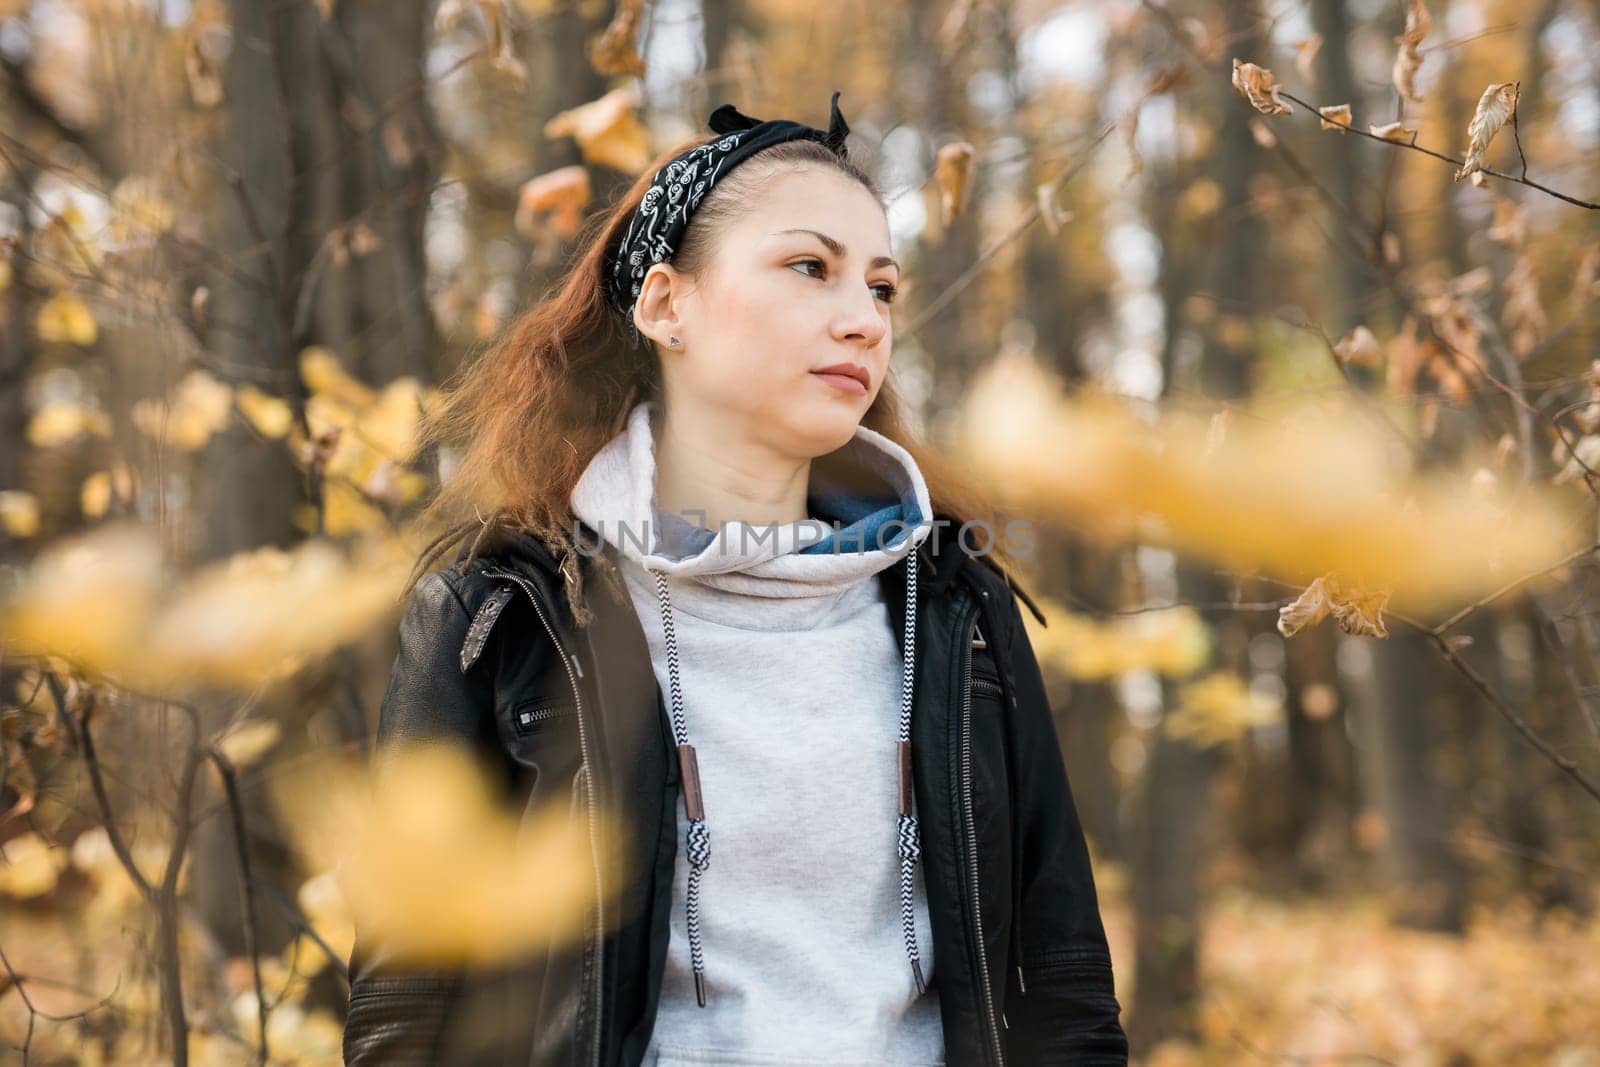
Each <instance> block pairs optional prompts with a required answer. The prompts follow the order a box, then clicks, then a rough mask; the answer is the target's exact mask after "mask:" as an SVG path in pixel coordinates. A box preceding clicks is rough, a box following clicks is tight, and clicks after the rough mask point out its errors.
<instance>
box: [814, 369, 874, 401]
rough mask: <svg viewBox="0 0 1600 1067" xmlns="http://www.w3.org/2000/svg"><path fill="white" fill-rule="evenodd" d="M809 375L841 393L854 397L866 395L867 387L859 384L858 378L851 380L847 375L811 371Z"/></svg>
mask: <svg viewBox="0 0 1600 1067" xmlns="http://www.w3.org/2000/svg"><path fill="white" fill-rule="evenodd" d="M811 373H812V374H813V375H815V376H816V377H818V378H821V379H822V380H823V381H825V382H827V383H828V384H829V385H831V386H833V387H834V388H835V389H837V390H839V391H840V392H842V393H852V394H854V395H856V396H866V395H867V387H866V386H865V385H862V384H861V379H859V378H852V377H851V376H850V375H848V374H829V373H826V372H824V371H812V372H811Z"/></svg>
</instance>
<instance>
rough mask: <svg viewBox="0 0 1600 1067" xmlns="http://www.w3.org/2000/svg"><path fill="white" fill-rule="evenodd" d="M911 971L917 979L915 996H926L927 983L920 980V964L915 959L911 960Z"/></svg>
mask: <svg viewBox="0 0 1600 1067" xmlns="http://www.w3.org/2000/svg"><path fill="white" fill-rule="evenodd" d="M911 973H912V974H913V975H914V976H915V977H916V979H917V996H919V997H920V996H926V995H927V992H928V983H927V982H924V981H923V980H922V964H921V963H919V962H917V961H916V960H912V961H911Z"/></svg>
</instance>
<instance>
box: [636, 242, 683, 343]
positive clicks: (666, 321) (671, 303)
mask: <svg viewBox="0 0 1600 1067" xmlns="http://www.w3.org/2000/svg"><path fill="white" fill-rule="evenodd" d="M683 287H684V277H683V275H682V274H680V273H678V272H677V271H676V270H674V269H673V267H672V264H670V263H657V264H654V265H653V266H651V268H650V269H649V270H648V271H647V272H646V273H645V276H644V281H643V282H642V283H641V284H640V288H639V299H638V300H636V301H635V302H634V305H633V321H634V324H635V325H636V326H637V327H638V329H639V332H640V333H641V334H643V335H644V336H645V337H648V338H650V339H651V340H653V341H655V342H656V343H657V344H660V345H663V346H665V345H667V344H669V343H670V341H671V339H672V338H674V337H676V338H679V339H680V341H681V338H682V337H683V325H682V323H681V322H680V321H679V319H678V308H677V300H678V297H679V296H681V295H682V293H683V291H684V288H683ZM673 347H675V348H676V347H678V345H673Z"/></svg>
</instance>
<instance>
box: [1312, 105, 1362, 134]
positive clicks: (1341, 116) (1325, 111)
mask: <svg viewBox="0 0 1600 1067" xmlns="http://www.w3.org/2000/svg"><path fill="white" fill-rule="evenodd" d="M1317 114H1319V115H1321V116H1322V119H1321V121H1320V126H1321V128H1322V129H1324V130H1338V131H1339V132H1340V133H1344V132H1345V130H1346V127H1349V126H1353V125H1355V121H1356V120H1355V119H1354V118H1353V117H1352V116H1351V114H1350V105H1349V104H1328V105H1326V106H1324V107H1319V108H1317Z"/></svg>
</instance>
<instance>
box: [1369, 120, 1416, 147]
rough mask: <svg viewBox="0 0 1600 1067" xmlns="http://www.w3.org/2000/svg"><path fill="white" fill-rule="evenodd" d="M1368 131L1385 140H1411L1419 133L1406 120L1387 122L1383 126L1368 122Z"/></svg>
mask: <svg viewBox="0 0 1600 1067" xmlns="http://www.w3.org/2000/svg"><path fill="white" fill-rule="evenodd" d="M1367 132H1369V133H1371V134H1372V136H1374V137H1382V138H1383V139H1384V140H1385V141H1400V142H1402V143H1404V142H1409V141H1410V140H1411V139H1412V138H1414V137H1415V136H1416V135H1417V131H1416V130H1413V129H1412V128H1411V127H1410V126H1407V125H1406V124H1405V122H1404V121H1396V122H1389V123H1385V124H1384V125H1382V126H1373V125H1371V124H1368V126H1367Z"/></svg>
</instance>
